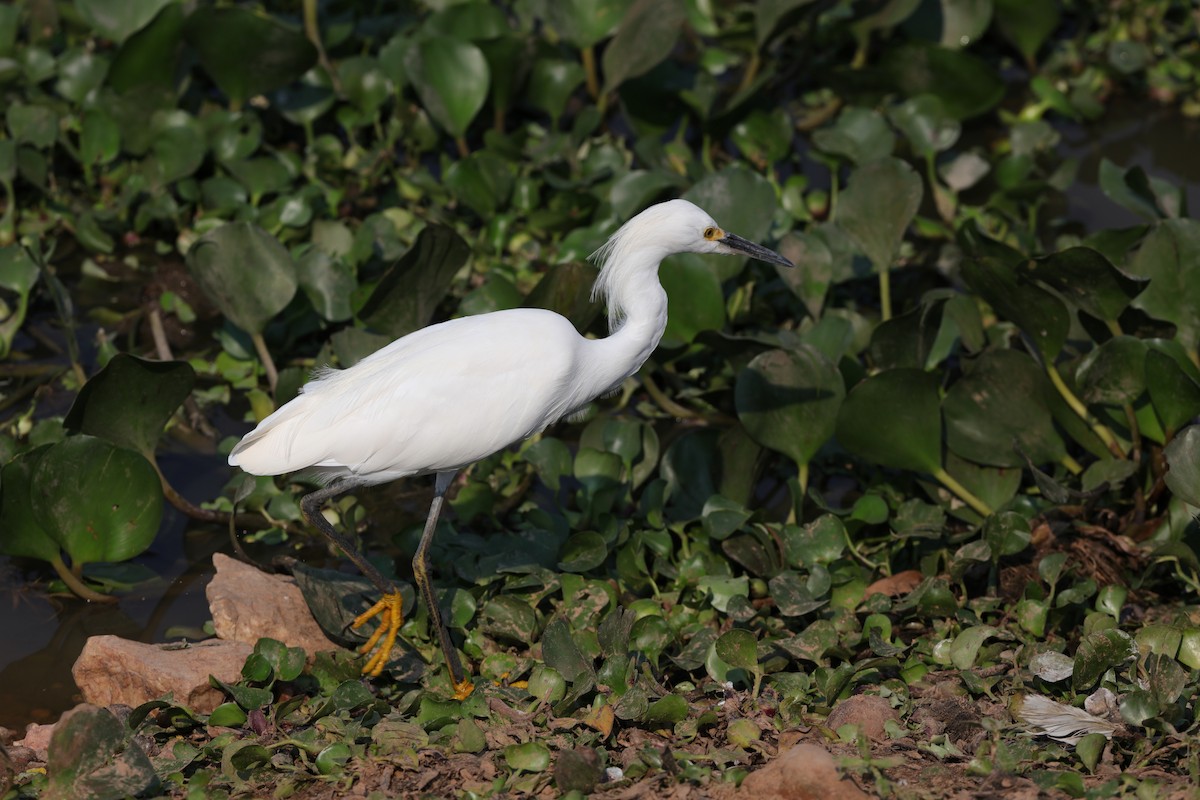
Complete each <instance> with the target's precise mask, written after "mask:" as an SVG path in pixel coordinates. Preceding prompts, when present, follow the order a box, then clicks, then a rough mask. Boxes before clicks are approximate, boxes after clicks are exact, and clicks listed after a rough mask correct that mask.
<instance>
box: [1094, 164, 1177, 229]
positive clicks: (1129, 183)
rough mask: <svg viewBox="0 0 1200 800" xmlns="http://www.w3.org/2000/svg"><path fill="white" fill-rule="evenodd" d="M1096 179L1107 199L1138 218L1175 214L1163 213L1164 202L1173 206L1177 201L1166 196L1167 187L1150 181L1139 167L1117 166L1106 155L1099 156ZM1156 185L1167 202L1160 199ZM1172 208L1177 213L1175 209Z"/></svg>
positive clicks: (1148, 218) (1159, 217)
mask: <svg viewBox="0 0 1200 800" xmlns="http://www.w3.org/2000/svg"><path fill="white" fill-rule="evenodd" d="M1098 179H1099V183H1100V188H1101V189H1102V190H1103V191H1104V194H1106V195H1107V196H1108V199H1110V200H1112V201H1113V202H1114V203H1116V204H1117V205H1119V206H1121V207H1123V208H1125V209H1127V210H1129V211H1132V212H1133V213H1134V214H1137V215H1138V216H1140V217H1144V218H1145V219H1147V220H1150V221H1152V222H1157V221H1158V220H1160V219H1162V218H1164V217H1167V216H1179V214H1178V213H1174V214H1167V213H1164V212H1165V210H1166V209H1164V205H1172V206H1176V207H1177V206H1178V205H1179V201H1178V200H1177V199H1172V198H1169V194H1170V192H1171V190H1170V189H1167V188H1166V187H1162V184H1161V183H1159V184H1158V185H1157V186H1156V185H1155V182H1154V180H1153V179H1152V178H1150V176H1148V175H1147V174H1146V171H1145V170H1144V169H1142V168H1141V167H1140V166H1133V167H1130V168H1129V169H1121V168H1120V167H1119V166H1117V165H1116V164H1114V163H1113V162H1111V161H1109V160H1108V159H1107V158H1102V159H1100V172H1099V178H1098ZM1160 187H1162V188H1163V190H1164V193H1165V194H1168V199H1167V203H1164V202H1163V198H1162V197H1161V196H1160V194H1159V192H1157V191H1156V189H1158V188H1160ZM1175 210H1176V212H1178V208H1175Z"/></svg>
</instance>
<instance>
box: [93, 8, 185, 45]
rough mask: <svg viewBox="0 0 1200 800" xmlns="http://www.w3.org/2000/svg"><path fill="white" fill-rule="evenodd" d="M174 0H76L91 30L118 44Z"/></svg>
mask: <svg viewBox="0 0 1200 800" xmlns="http://www.w3.org/2000/svg"><path fill="white" fill-rule="evenodd" d="M173 3H174V0H122V2H112V0H76V2H75V9H76V10H77V11H78V12H79V16H80V17H81V18H82V19H83V21H84V22H85V23H87V24H88V25H89V26H91V28H92V30H94V31H95V32H96V33H98V34H100V35H101V36H103V37H105V38H106V39H110V40H111V41H113V42H114V43H116V44H120V43H121V42H123V41H125V40H126V39H127V38H129V36H130V35H131V34H133V33H135V32H136V31H139V30H141V29H142V28H143V27H145V25H146V24H147V23H149V22H150V20H152V19H154V17H155V15H156V14H158V12H159V11H160V10H162V8H163V7H165V6H168V5H171V4H173Z"/></svg>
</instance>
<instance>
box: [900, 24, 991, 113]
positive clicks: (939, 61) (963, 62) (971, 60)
mask: <svg viewBox="0 0 1200 800" xmlns="http://www.w3.org/2000/svg"><path fill="white" fill-rule="evenodd" d="M877 69H878V71H879V74H880V75H881V76H883V78H884V79H885V80H887V81H888V82H889V83H890V84H891V85H893V86H895V87H896V88H897V89H898V90H899V91H901V92H902V93H903V94H905V95H907V96H908V97H916V96H918V95H923V94H931V95H934V96H936V97H937V98H938V99H939V100H941V101H942V107H943V108H945V110H946V113H947V114H949V115H950V116H951V117H952V118H954V119H959V120H963V119H968V118H970V117H975V116H979V115H980V114H983V113H985V112H987V111H989V110H991V109H992V108H993V107H995V106H996V104H998V103H999V102H1000V101H1001V99H1003V97H1004V81H1003V80H1002V79H1001V78H1000V76H999V75H998V74H997V73H996V71H995V69H994V68H993V67H992V66H991V65H990V64H989V63H988V62H986V61H984V60H983V59H981V58H978V57H977V56H973V55H971V54H969V53H964V52H962V51H961V50H948V49H946V48H944V47H937V46H934V45H930V44H926V43H921V42H915V41H914V42H907V43H905V44H902V45H900V46H899V47H894V48H892V49H891V50H889V51H888V52H886V53H885V54H884V55H883V58H882V59H880V62H879V66H878V67H877Z"/></svg>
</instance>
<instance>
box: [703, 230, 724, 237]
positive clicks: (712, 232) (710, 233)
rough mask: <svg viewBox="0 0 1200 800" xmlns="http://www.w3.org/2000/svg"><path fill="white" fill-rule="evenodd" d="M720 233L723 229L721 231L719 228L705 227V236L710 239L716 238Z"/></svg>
mask: <svg viewBox="0 0 1200 800" xmlns="http://www.w3.org/2000/svg"><path fill="white" fill-rule="evenodd" d="M720 233H721V231H719V230H718V229H717V228H705V229H704V238H705V239H709V240H712V239H716V238H717V236H718V235H719V234H720Z"/></svg>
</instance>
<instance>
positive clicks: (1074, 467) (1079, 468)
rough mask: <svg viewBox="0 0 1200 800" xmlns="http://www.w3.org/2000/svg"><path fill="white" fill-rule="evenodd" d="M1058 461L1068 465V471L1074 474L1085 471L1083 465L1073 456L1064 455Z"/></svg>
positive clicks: (1065, 465)
mask: <svg viewBox="0 0 1200 800" xmlns="http://www.w3.org/2000/svg"><path fill="white" fill-rule="evenodd" d="M1058 463H1060V464H1062V465H1063V466H1064V467H1066V468H1067V472H1070V473H1071V474H1072V475H1078V474H1079V473H1081V472H1083V465H1082V464H1080V463H1079V462H1078V461H1076V460H1075V459H1073V458H1071V456H1070V455H1064V456H1063V457H1062V458H1060V459H1059V460H1058Z"/></svg>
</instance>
